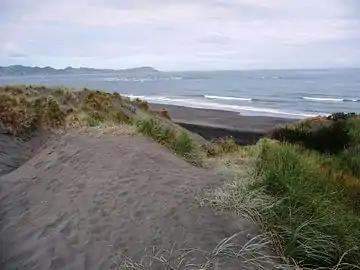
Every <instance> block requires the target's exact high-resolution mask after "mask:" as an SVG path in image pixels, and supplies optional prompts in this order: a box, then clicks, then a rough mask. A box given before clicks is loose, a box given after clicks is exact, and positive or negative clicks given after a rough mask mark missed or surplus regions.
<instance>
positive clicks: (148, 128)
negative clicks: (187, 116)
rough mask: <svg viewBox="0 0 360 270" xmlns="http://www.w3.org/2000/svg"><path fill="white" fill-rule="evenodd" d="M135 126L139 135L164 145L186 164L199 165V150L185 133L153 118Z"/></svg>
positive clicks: (142, 120)
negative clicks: (183, 159)
mask: <svg viewBox="0 0 360 270" xmlns="http://www.w3.org/2000/svg"><path fill="white" fill-rule="evenodd" d="M136 125H137V128H138V131H139V132H140V133H141V134H143V135H145V136H147V137H150V138H152V139H154V140H155V141H157V142H158V143H160V144H162V145H165V146H166V147H168V148H169V149H170V150H172V151H173V152H174V153H175V154H177V155H179V156H181V157H183V158H185V159H186V160H187V161H188V162H190V163H192V164H194V165H201V158H200V155H199V151H200V149H199V147H198V145H197V143H196V142H195V141H194V140H193V139H192V138H191V137H190V136H189V134H188V133H187V132H186V131H183V132H180V133H179V132H177V131H175V130H174V129H173V128H172V127H170V126H168V125H166V124H163V123H161V122H160V121H159V120H158V119H154V118H148V119H146V118H144V119H141V120H139V121H137V123H136Z"/></svg>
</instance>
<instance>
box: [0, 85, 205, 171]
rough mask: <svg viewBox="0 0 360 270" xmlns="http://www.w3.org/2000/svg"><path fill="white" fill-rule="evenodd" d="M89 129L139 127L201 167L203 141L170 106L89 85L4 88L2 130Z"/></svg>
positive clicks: (0, 103)
mask: <svg viewBox="0 0 360 270" xmlns="http://www.w3.org/2000/svg"><path fill="white" fill-rule="evenodd" d="M106 126H108V127H111V128H106ZM115 126H117V127H118V128H115ZM87 127H88V128H90V129H93V128H95V129H97V130H98V129H99V127H101V129H106V130H107V131H108V132H109V131H110V130H114V132H115V133H117V134H122V133H121V132H119V128H123V129H125V130H128V131H129V130H131V132H133V131H134V130H136V131H137V132H138V133H139V134H142V135H144V136H147V137H150V138H152V139H154V140H155V141H157V142H159V143H160V144H162V145H164V146H165V147H167V148H169V149H170V150H171V151H173V152H174V153H175V154H177V155H178V156H181V157H183V158H185V159H186V160H187V161H188V162H190V163H192V164H194V165H197V166H200V165H202V157H201V148H200V143H199V142H198V141H196V139H194V137H193V136H191V135H190V133H188V132H187V131H186V130H185V129H183V128H181V127H179V126H177V125H176V124H175V123H173V122H172V121H171V118H170V116H169V114H168V112H167V111H166V110H160V111H157V110H155V111H153V110H150V108H149V104H148V103H147V102H146V101H144V100H141V99H138V98H137V99H135V100H130V99H129V98H127V97H123V96H121V95H120V94H118V93H107V92H102V91H96V90H89V89H87V88H84V89H68V88H63V87H52V88H49V87H44V86H34V85H17V86H16V85H15V86H0V128H1V130H2V131H3V132H7V133H10V134H14V135H16V136H21V135H24V134H29V133H31V132H34V131H36V130H46V131H50V132H67V131H70V130H71V131H74V129H82V130H84V129H85V130H86V128H87ZM133 127H135V129H134V128H133ZM100 132H101V131H100ZM125 133H126V132H125Z"/></svg>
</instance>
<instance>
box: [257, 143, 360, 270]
mask: <svg viewBox="0 0 360 270" xmlns="http://www.w3.org/2000/svg"><path fill="white" fill-rule="evenodd" d="M318 158H319V157H318V156H317V155H316V154H313V153H311V152H304V151H299V150H298V149H297V147H294V146H291V145H281V144H277V143H272V144H271V143H268V144H264V146H263V149H262V152H261V154H260V155H259V160H258V162H257V166H256V170H257V173H258V175H259V181H258V182H256V184H254V185H253V186H252V188H253V189H259V188H260V189H263V190H264V191H265V192H266V194H268V195H270V196H271V197H273V198H274V199H275V202H274V204H273V205H272V206H271V207H268V208H266V209H263V210H260V212H261V215H262V217H263V219H264V221H265V223H266V227H267V229H268V230H270V231H273V232H275V233H276V234H277V235H278V236H279V238H280V239H281V242H282V245H283V249H284V254H285V256H287V257H289V258H292V259H294V260H295V261H297V262H298V263H299V264H300V265H302V266H304V267H309V268H319V267H326V268H336V267H338V268H341V269H354V267H355V266H360V250H359V247H360V246H359V245H360V216H358V215H357V214H356V213H354V212H353V211H352V209H351V208H350V207H349V206H348V204H347V200H346V194H345V193H344V189H343V187H342V186H341V184H340V183H339V182H338V181H337V179H336V175H332V176H331V175H330V178H329V175H328V174H325V173H323V172H322V171H321V170H319V167H318ZM331 177H332V179H331Z"/></svg>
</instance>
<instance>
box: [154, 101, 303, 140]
mask: <svg viewBox="0 0 360 270" xmlns="http://www.w3.org/2000/svg"><path fill="white" fill-rule="evenodd" d="M150 107H151V108H152V109H155V110H160V109H166V110H168V112H169V115H170V117H171V119H172V120H173V121H174V122H175V123H177V124H179V125H181V126H182V127H184V128H186V129H188V130H190V131H191V132H194V133H197V134H199V135H201V136H202V137H204V138H205V139H207V140H214V139H218V138H221V137H229V136H232V137H233V138H234V139H235V141H236V142H237V143H239V144H242V145H247V144H254V143H256V142H257V141H258V140H259V139H260V138H262V137H264V136H266V134H267V133H268V132H269V131H270V130H272V129H273V128H275V127H277V126H279V125H284V124H287V123H291V122H294V121H298V119H289V118H279V117H268V116H244V115H240V114H239V113H236V112H231V111H221V110H210V109H197V108H189V107H182V106H175V105H164V104H154V103H150Z"/></svg>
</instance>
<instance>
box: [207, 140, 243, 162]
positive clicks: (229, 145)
mask: <svg viewBox="0 0 360 270" xmlns="http://www.w3.org/2000/svg"><path fill="white" fill-rule="evenodd" d="M238 149H239V145H238V144H237V143H236V142H235V140H234V138H232V137H226V138H221V139H218V140H216V141H214V142H213V143H212V144H211V145H209V146H206V147H205V151H206V153H207V155H208V156H209V157H214V156H219V155H224V154H228V153H233V152H236V151H237V150H238Z"/></svg>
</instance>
